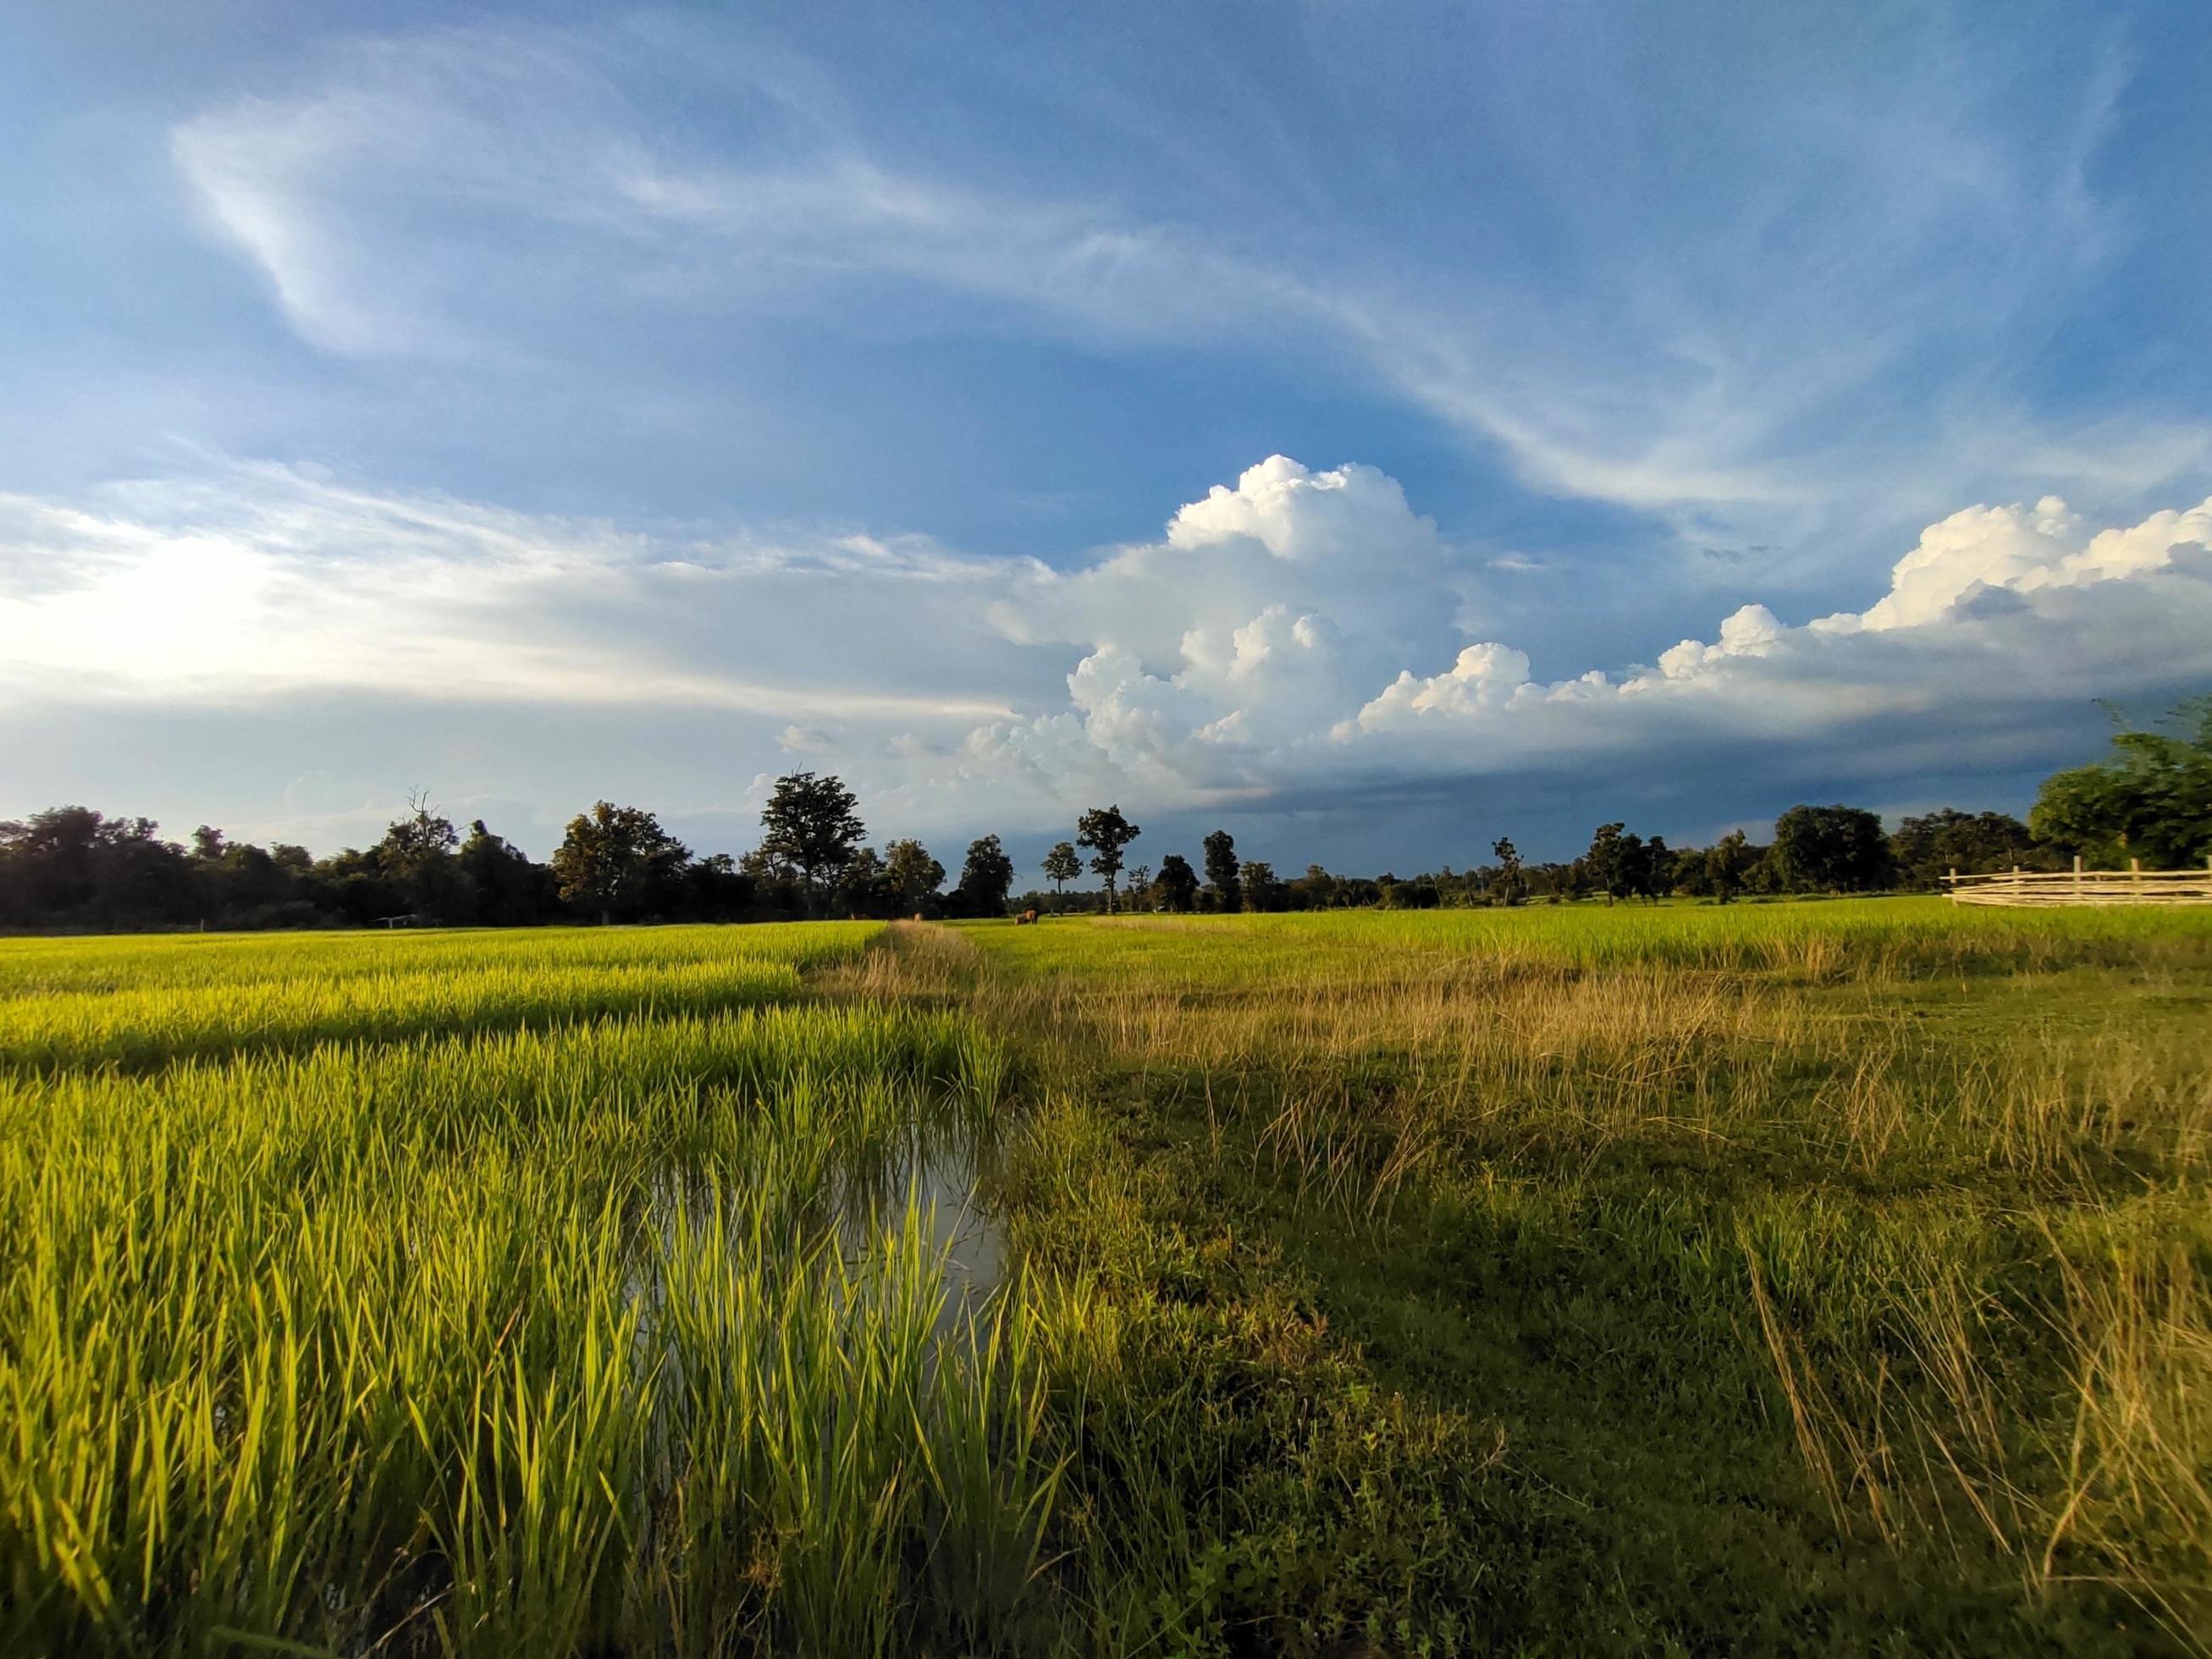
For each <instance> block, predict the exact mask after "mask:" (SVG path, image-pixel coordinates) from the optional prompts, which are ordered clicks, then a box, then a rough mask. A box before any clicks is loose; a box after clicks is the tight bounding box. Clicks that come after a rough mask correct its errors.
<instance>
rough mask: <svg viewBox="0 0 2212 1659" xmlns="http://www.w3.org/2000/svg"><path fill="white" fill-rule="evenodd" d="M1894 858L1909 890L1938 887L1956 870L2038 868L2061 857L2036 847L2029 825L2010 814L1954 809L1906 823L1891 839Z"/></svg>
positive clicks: (1970, 872)
mask: <svg viewBox="0 0 2212 1659" xmlns="http://www.w3.org/2000/svg"><path fill="white" fill-rule="evenodd" d="M1889 849H1890V856H1891V858H1892V859H1893V861H1894V862H1895V864H1896V866H1897V874H1898V876H1899V878H1900V879H1901V880H1902V881H1903V882H1904V883H1905V885H1906V886H1908V887H1930V888H1932V887H1936V886H1938V885H1940V884H1942V879H1943V878H1944V877H1945V876H1947V875H1948V874H1950V873H1951V872H1953V871H1954V870H1955V871H1957V872H1959V873H1960V875H1962V876H1971V875H1983V874H1986V873H1987V872H1990V871H1993V870H2008V869H2010V868H2011V867H2012V866H2014V865H2015V864H2017V865H2020V866H2022V867H2023V868H2027V869H2035V868H2039V867H2042V866H2047V865H2051V864H2055V863H2056V862H2057V860H2056V858H2055V857H2054V856H2053V855H2052V854H2051V853H2050V852H2048V851H2047V850H2046V849H2045V848H2041V847H2039V846H2037V845H2036V842H2035V839H2034V837H2033V836H2031V835H2030V834H2029V833H2028V829H2027V825H2026V824H2024V823H2021V821H2020V820H2019V819H2018V818H2016V817H2012V816H2011V815H2010V814H2009V813H2006V812H1961V811H1956V810H1955V809H1954V808H1952V807H1948V806H1947V807H1944V808H1943V809H1942V811H1936V812H1927V813H1923V814H1922V815H1921V816H1920V817H1910V818H1906V819H1905V820H1904V821H1903V822H1902V823H1899V825H1898V826H1897V832H1896V833H1895V834H1894V835H1893V836H1891V837H1890V838H1889Z"/></svg>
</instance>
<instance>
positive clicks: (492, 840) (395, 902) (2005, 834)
mask: <svg viewBox="0 0 2212 1659" xmlns="http://www.w3.org/2000/svg"><path fill="white" fill-rule="evenodd" d="M859 805H860V804H859V801H858V799H856V798H855V797H854V794H853V792H852V791H851V790H849V789H848V788H847V787H845V785H844V783H843V782H842V781H841V780H839V779H837V778H836V777H834V776H829V775H817V774H816V773H813V772H796V773H793V774H791V775H788V776H786V777H783V778H780V779H778V780H777V781H776V783H775V789H774V791H773V792H772V793H771V794H770V796H769V800H768V803H767V805H766V806H765V807H764V808H763V811H762V813H761V838H760V843H759V845H758V846H757V847H755V848H753V849H752V850H751V851H750V852H749V853H746V854H744V855H743V856H741V857H738V858H734V859H733V858H732V857H731V856H730V855H729V854H721V853H718V854H711V855H708V856H707V857H703V858H702V857H699V856H696V855H695V854H693V853H692V851H691V850H690V848H687V847H685V846H684V843H683V842H680V841H678V839H676V837H675V836H671V835H670V834H669V833H668V831H667V830H666V829H664V828H663V827H662V825H661V823H660V822H659V818H658V817H656V816H655V815H654V814H653V813H652V812H650V811H646V810H645V809H643V808H641V807H635V806H619V805H615V804H614V803H612V802H610V801H604V800H603V801H599V802H597V803H595V804H594V805H592V809H591V810H590V811H587V812H580V813H579V814H577V815H576V817H574V818H572V819H571V820H569V823H568V827H567V829H566V832H565V833H564V834H563V836H562V841H561V844H560V846H559V847H558V848H556V849H555V851H554V853H553V855H552V856H551V858H550V859H549V860H546V861H545V862H544V863H542V864H541V863H538V862H537V861H536V860H532V859H531V858H530V857H528V856H527V855H526V854H524V853H523V852H522V851H521V849H520V848H517V847H515V846H514V845H513V843H512V842H507V841H506V840H504V839H503V838H501V836H496V835H495V834H493V833H492V831H491V830H490V829H488V828H487V827H486V826H485V824H484V823H483V820H482V819H477V820H476V821H475V822H473V823H471V824H470V825H469V828H468V831H467V833H466V834H465V835H464V834H462V833H461V832H459V830H458V829H456V828H455V826H454V824H453V822H452V820H451V819H449V818H448V817H446V816H445V815H444V814H443V813H441V812H440V811H438V810H437V809H436V808H435V806H433V805H431V804H430V802H429V801H428V799H426V798H422V797H417V798H416V799H411V800H410V802H409V804H408V810H407V811H405V812H404V814H402V815H401V816H400V817H397V818H395V819H394V820H393V821H392V823H390V824H389V825H388V826H387V827H386V830H385V833H384V835H383V837H382V838H381V839H380V840H379V841H378V842H376V843H375V844H374V845H373V846H370V847H368V848H346V849H345V850H344V851H343V852H340V853H336V854H331V855H330V856H328V857H325V858H316V857H314V856H313V855H312V854H309V853H308V851H307V849H306V848H302V847H296V846H290V845H287V844H285V843H283V842H276V843H273V844H271V845H270V846H267V847H261V846H256V845H252V844H251V843H247V842H234V841H232V840H231V839H229V838H228V836H225V835H224V834H223V832H222V830H220V829H215V828H213V827H211V826H209V825H205V824H203V825H201V826H200V827H199V828H198V829H195V830H194V831H193V832H192V834H191V838H190V840H189V842H183V843H179V842H172V841H167V840H164V839H162V837H161V835H160V833H159V826H158V825H157V824H155V822H154V821H153V820H151V819H149V818H143V817H106V816H105V815H103V814H102V813H100V812H97V811H93V810H91V809H90V808H88V807H83V806H60V807H54V808H52V809H50V810H48V811H43V812H38V813H34V814H33V815H32V816H31V817H28V818H27V819H23V820H21V821H14V822H7V823H0V927H6V928H11V929H15V930H18V931H56V930H125V929H146V928H165V927H219V928H266V927H348V926H351V927H364V926H374V925H378V924H387V925H389V924H396V923H424V924H428V923H437V924H441V925H447V926H459V927H466V926H477V927H522V926H529V925H533V924H539V923H547V922H558V921H592V922H645V921H773V920H783V919H791V918H797V917H809V916H854V917H888V916H900V915H926V916H932V917H938V916H997V915H1005V914H1006V911H1007V909H1008V908H1009V904H1010V902H1011V903H1012V906H1013V908H1017V909H1024V908H1035V909H1039V910H1048V909H1049V910H1070V911H1073V910H1097V909H1103V910H1107V911H1112V910H1115V909H1119V908H1123V907H1125V906H1134V907H1136V908H1142V909H1146V910H1163V911H1168V912H1174V913H1194V912H1199V911H1234V910H1251V911H1278V910H1320V909H1337V908H1349V907H1355V906H1364V905H1374V906H1382V907H1384V908H1405V909H1425V908H1436V907H1452V906H1462V905H1476V904H1504V905H1514V904H1526V903H1541V902H1554V903H1559V902H1568V901H1570V900H1580V899H1595V898H1604V899H1606V900H1608V901H1611V902H1622V901H1630V900H1638V899H1641V900H1649V901H1656V900H1658V899H1661V898H1665V897H1668V896H1683V897H1690V898H1699V899H1705V900H1710V901H1717V902H1723V903H1725V902H1730V901H1733V900H1735V899H1739V898H1743V897H1747V896H1765V895H1777V896H1781V895H1790V894H1808V893H1865V892H1879V891H1887V890H1898V889H1912V890H1929V889H1933V888H1935V887H1936V886H1938V885H1939V884H1940V883H1941V881H1942V877H1943V876H1944V875H1945V874H1947V873H1948V872H1951V871H1954V870H1955V871H1957V872H1960V873H1961V874H1977V873H1982V872H1989V871H1995V870H2004V869H2008V868H2011V867H2012V866H2015V865H2017V866H2021V868H2024V869H2057V868H2063V867H2065V866H2066V864H2067V863H2068V862H2069V860H2071V859H2073V858H2075V857H2076V856H2080V857H2081V858H2083V859H2085V860H2087V862H2088V863H2089V864H2091V865H2092V866H2095V867H2118V866H2122V865H2124V864H2125V862H2126V861H2127V860H2129V859H2130V858H2139V859H2141V860H2143V862H2144V863H2145V864H2147V865H2148V866H2151V867H2153V868H2160V867H2171V866H2178V865H2185V864H2193V863H2197V862H2200V861H2202V860H2205V859H2206V858H2208V857H2212V697H2204V698H2197V699H2195V700H2193V701H2191V702H2187V703H2185V704H2183V705H2182V706H2181V707H2180V708H2177V709H2176V710H2175V711H2174V712H2173V713H2172V715H2170V716H2169V717H2168V718H2167V720H2165V721H2164V722H2161V723H2160V726H2157V727H2154V728H2150V729H2144V730H2124V731H2122V732H2119V733H2118V735H2117V736H2116V737H2115V738H2113V739H2112V756H2111V757H2109V758H2108V759H2106V760H2105V761H2102V762H2100V763H2093V764H2091V765H2087V766H2081V767H2076V768H2074V769H2069V770H2067V771H2063V772H2060V773H2057V774H2056V775H2053V776H2051V777H2050V778H2048V779H2046V780H2045V781H2044V784H2043V787H2042V788H2041V791H2040V792H2039V794H2038V797H2037V799H2036V803H2035V805H2034V808H2033V811H2031V812H2030V813H2029V815H2028V818H2027V822H2026V823H2022V822H2021V820H2020V819H2018V818H2016V817H2011V816H2009V815H2008V814H2006V813H2002V812H1978V813H1968V812H1963V811H1955V810H1953V809H1950V808H1946V809H1944V810H1942V811H1936V812H1930V813H1927V814H1924V815H1922V816H1918V817H1907V818H1905V820H1904V821H1903V822H1902V823H1899V826H1898V827H1897V829H1895V830H1894V831H1886V830H1885V829H1883V826H1882V823H1881V818H1880V817H1877V816H1876V815H1875V813H1873V812H1871V811H1867V810H1865V809H1864V808H1860V807H1852V806H1844V805H1833V806H1813V805H1798V806H1793V807H1791V808H1790V810H1789V811H1786V812H1784V813H1783V814H1782V816H1781V817H1779V818H1778V819H1777V820H1776V821H1775V826H1774V833H1773V836H1772V837H1771V840H1770V841H1768V842H1765V843H1758V842H1753V841H1751V840H1750V839H1749V838H1748V837H1747V836H1746V835H1745V834H1744V833H1743V832H1742V831H1741V830H1738V831H1735V832H1734V833H1732V834H1730V835H1728V836H1723V837H1722V838H1721V839H1720V840H1719V841H1717V842H1714V843H1713V844H1712V845H1711V846H1709V847H1685V848H1674V847H1669V846H1668V845H1667V843H1666V842H1665V840H1664V839H1663V838H1662V837H1661V836H1642V835H1638V834H1636V833H1634V832H1632V831H1631V830H1630V829H1628V827H1627V824H1626V821H1623V820H1616V821H1614V822H1612V823H1604V824H1601V825H1599V826H1598V827H1597V829H1596V830H1595V832H1594V834H1593V835H1592V836H1591V838H1590V844H1589V848H1588V850H1586V851H1585V852H1584V853H1583V854H1582V855H1581V856H1580V857H1578V858H1576V859H1573V860H1569V861H1565V862H1559V861H1553V862H1541V863H1530V862H1528V861H1527V860H1523V859H1522V857H1521V855H1520V854H1519V852H1518V851H1517V849H1516V848H1515V847H1514V844H1513V842H1511V841H1510V839H1506V838H1504V837H1500V838H1498V840H1496V841H1493V842H1492V843H1491V848H1490V853H1491V857H1490V860H1489V861H1487V862H1486V863H1482V864H1479V865H1476V866H1473V867H1470V868H1467V869H1462V870H1454V869H1453V868H1451V867H1450V866H1445V867H1443V869H1441V870H1437V871H1434V872H1425V873H1422V874H1419V875H1414V876H1410V877H1406V878H1400V877H1398V876H1396V875H1395V874H1393V873H1387V872H1386V873H1385V874H1383V875H1381V876H1378V877H1374V878H1367V877H1350V876H1339V875H1334V874H1331V873H1330V872H1328V871H1327V870H1325V869H1323V868H1322V866H1320V865H1318V864H1312V865H1308V866H1306V869H1305V872H1304V874H1303V875H1299V876H1295V877H1288V878H1285V877H1283V876H1280V875H1279V874H1278V873H1277V872H1276V870H1275V868H1274V866H1273V865H1271V864H1268V863H1266V862H1263V861H1261V860H1257V859H1253V860H1241V859H1240V858H1239V857H1238V855H1237V847H1236V842H1235V840H1234V839H1233V838H1232V837H1231V835H1230V834H1229V832H1228V831H1227V830H1225V829H1217V830H1215V831H1214V832H1213V833H1212V834H1211V835H1209V836H1206V837H1205V838H1204V841H1203V842H1202V843H1201V846H1200V861H1199V863H1198V864H1197V865H1195V866H1194V864H1193V863H1192V862H1191V860H1190V859H1189V858H1188V857H1186V856H1184V855H1183V854H1180V853H1169V854H1165V855H1164V856H1163V857H1162V858H1161V859H1160V860H1159V863H1158V867H1157V868H1155V867H1153V866H1151V865H1149V864H1145V863H1138V864H1131V863H1130V862H1129V856H1130V853H1131V850H1132V848H1133V846H1134V844H1135V843H1136V842H1137V841H1138V840H1139V838H1140V836H1142V833H1143V832H1142V830H1141V829H1139V827H1138V826H1137V825H1136V824H1135V823H1132V822H1130V820H1129V819H1128V817H1127V816H1126V815H1125V814H1124V813H1123V812H1122V811H1121V807H1120V806H1119V805H1109V806H1102V807H1094V808H1092V809H1091V810H1090V811H1086V812H1085V813H1083V814H1082V815H1081V817H1079V820H1078V821H1077V823H1076V825H1075V833H1074V835H1073V837H1072V838H1071V839H1069V840H1066V841H1062V842H1059V843H1057V844H1055V845H1054V847H1053V848H1051V850H1050V851H1048V853H1047V854H1045V856H1044V859H1043V861H1042V870H1043V873H1044V876H1045V878H1046V880H1047V881H1048V882H1049V883H1050V884H1052V891H1051V892H1050V893H1044V892H1031V893H1029V894H1026V895H1024V896H1022V897H1021V898H1019V899H1018V900H1015V899H1011V897H1010V896H1011V893H1012V887H1013V881H1014V873H1015V872H1014V866H1013V860H1012V859H1011V858H1010V857H1009V856H1008V854H1007V853H1006V848H1004V846H1003V845H1002V844H1001V842H1000V839H999V837H998V836H995V835H990V836H980V837H978V838H977V839H975V841H972V842H969V846H968V849H967V853H966V855H965V857H964V859H963V861H962V864H961V866H960V870H959V873H958V875H957V878H954V880H953V884H952V885H951V887H950V888H949V889H948V888H947V887H946V886H945V882H946V879H947V872H946V870H945V866H944V865H943V864H941V863H940V862H939V860H937V859H936V858H935V857H933V855H932V854H930V852H929V850H928V848H926V847H924V846H923V845H922V843H921V842H919V841H917V840H913V839H910V838H909V839H904V840H896V841H890V842H886V843H885V844H884V846H883V847H882V848H880V849H878V848H876V847H873V846H872V845H870V844H869V842H868V836H867V829H866V825H865V824H864V823H862V821H861V819H860V811H859ZM1086 854H1087V855H1088V856H1087V858H1086V856H1085V855H1086ZM1086 867H1087V868H1088V870H1089V871H1090V872H1091V874H1093V875H1095V876H1097V878H1099V886H1098V889H1097V891H1095V892H1084V891H1078V892H1070V891H1068V890H1067V884H1069V883H1070V882H1074V881H1079V880H1080V879H1081V878H1082V876H1083V874H1084V872H1085V868H1086Z"/></svg>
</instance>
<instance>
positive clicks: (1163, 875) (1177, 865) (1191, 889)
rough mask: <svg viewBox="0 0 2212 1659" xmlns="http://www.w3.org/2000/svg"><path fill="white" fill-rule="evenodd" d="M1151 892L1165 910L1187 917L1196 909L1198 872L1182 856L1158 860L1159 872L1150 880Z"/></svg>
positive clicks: (1172, 855) (1178, 854)
mask: <svg viewBox="0 0 2212 1659" xmlns="http://www.w3.org/2000/svg"><path fill="white" fill-rule="evenodd" d="M1152 892H1153V894H1154V896H1156V897H1157V898H1158V901H1159V902H1160V904H1161V905H1163V906H1164V908H1167V909H1169V910H1170V911H1172V912H1174V913H1175V914H1176V915H1188V913H1189V912H1190V911H1192V910H1194V909H1196V908H1198V872H1196V871H1195V870H1193V869H1192V868H1191V867H1190V860H1188V859H1187V858H1185V857H1183V855H1182V854H1180V853H1170V854H1168V855H1167V856H1166V857H1165V858H1164V859H1162V860H1160V872H1159V874H1158V875H1157V876H1154V877H1153V878H1152Z"/></svg>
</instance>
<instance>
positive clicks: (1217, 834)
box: [1206, 829, 1244, 910]
mask: <svg viewBox="0 0 2212 1659" xmlns="http://www.w3.org/2000/svg"><path fill="white" fill-rule="evenodd" d="M1206 897H1207V898H1208V900H1210V901H1211V902H1212V906H1213V908H1215V909H1217V910H1241V909H1243V908H1244V884H1243V881H1242V880H1241V879H1240V878H1239V877H1238V874H1237V843H1236V842H1235V841H1234V840H1232V839H1231V836H1230V834H1229V832H1228V831H1227V830H1226V829H1217V830H1215V831H1214V832H1213V833H1212V835H1210V836H1207V837H1206Z"/></svg>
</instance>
